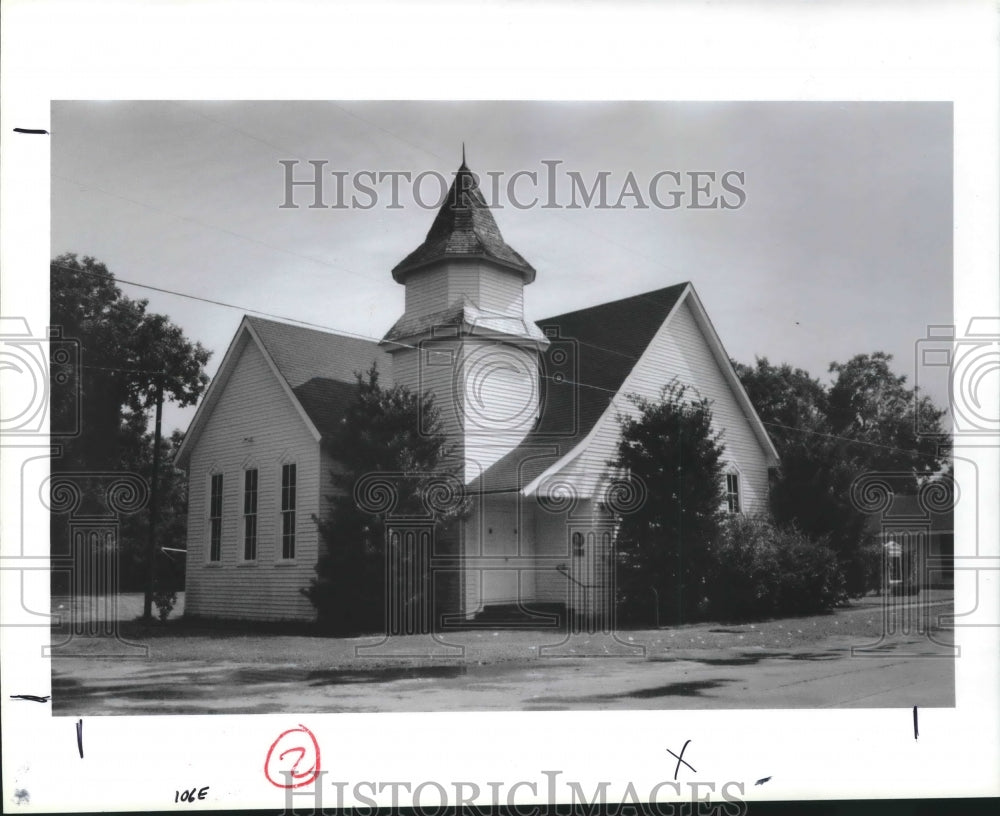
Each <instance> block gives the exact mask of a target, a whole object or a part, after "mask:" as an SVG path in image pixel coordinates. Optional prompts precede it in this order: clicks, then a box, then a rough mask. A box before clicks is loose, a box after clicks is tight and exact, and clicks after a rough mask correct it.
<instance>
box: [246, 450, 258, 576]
mask: <svg viewBox="0 0 1000 816" xmlns="http://www.w3.org/2000/svg"><path fill="white" fill-rule="evenodd" d="M243 560H244V561H256V560H257V469H256V468H253V469H251V470H245V471H243Z"/></svg>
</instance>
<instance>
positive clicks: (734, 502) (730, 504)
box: [726, 473, 742, 513]
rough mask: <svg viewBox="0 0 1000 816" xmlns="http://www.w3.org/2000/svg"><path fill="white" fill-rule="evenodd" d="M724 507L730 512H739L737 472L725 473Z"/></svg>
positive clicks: (738, 477) (738, 480)
mask: <svg viewBox="0 0 1000 816" xmlns="http://www.w3.org/2000/svg"><path fill="white" fill-rule="evenodd" d="M726 509H727V510H728V511H729V512H730V513H740V512H742V508H741V507H740V475H739V474H738V473H727V474H726Z"/></svg>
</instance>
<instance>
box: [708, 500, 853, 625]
mask: <svg viewBox="0 0 1000 816" xmlns="http://www.w3.org/2000/svg"><path fill="white" fill-rule="evenodd" d="M711 554H712V558H711V566H710V567H709V570H710V574H709V575H708V576H707V578H706V587H707V594H708V599H709V613H710V615H711V616H712V617H714V618H721V619H746V618H762V617H772V616H776V615H798V614H810V613H815V612H822V611H825V610H828V609H830V608H831V607H833V606H834V605H835V604H837V603H838V602H839V601H840V600H841V599H842V598H843V594H844V586H843V578H842V576H841V573H840V570H839V567H838V563H837V557H836V554H835V553H834V552H833V550H831V549H830V547H829V546H828V545H827V543H826V541H815V540H813V539H810V538H809V537H808V536H806V535H805V534H804V533H802V532H801V531H799V530H798V529H796V528H795V527H777V526H775V525H774V524H773V523H772V522H771V521H770V520H769V519H767V518H765V517H762V516H743V515H736V516H733V517H731V518H729V519H728V520H727V521H726V523H725V524H724V525H723V527H722V530H721V532H720V535H719V537H718V538H717V540H716V541H715V543H714V544H713V545H712V547H711Z"/></svg>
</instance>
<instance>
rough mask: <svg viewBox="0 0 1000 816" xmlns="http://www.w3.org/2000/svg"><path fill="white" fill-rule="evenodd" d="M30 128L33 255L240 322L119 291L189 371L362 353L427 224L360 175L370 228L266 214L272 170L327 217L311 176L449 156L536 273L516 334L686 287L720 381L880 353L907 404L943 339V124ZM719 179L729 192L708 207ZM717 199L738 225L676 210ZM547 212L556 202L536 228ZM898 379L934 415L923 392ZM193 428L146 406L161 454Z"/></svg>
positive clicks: (517, 119) (842, 120)
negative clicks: (290, 349)
mask: <svg viewBox="0 0 1000 816" xmlns="http://www.w3.org/2000/svg"><path fill="white" fill-rule="evenodd" d="M51 123H52V131H51V132H52V137H51V138H52V143H51V148H52V154H51V156H52V158H51V172H52V187H51V197H52V200H51V254H52V256H53V257H55V256H56V255H59V254H61V253H64V252H75V253H78V254H79V255H81V256H83V255H90V256H93V257H95V258H97V259H98V260H100V261H102V262H104V263H105V264H106V265H107V266H108V268H109V269H110V270H111V271H112V272H113V273H114V274H115V275H116V277H118V278H119V279H124V280H128V281H135V282H138V283H143V284H147V285H149V286H154V287H159V288H165V289H170V290H174V291H176V292H181V293H185V294H189V295H194V296H197V297H199V298H204V299H208V300H214V301H221V302H224V303H227V304H232V305H235V306H239V307H241V308H228V307H226V306H221V305H214V304H208V303H204V302H200V301H196V300H192V299H189V298H184V297H179V296H176V295H171V294H166V293H162V292H157V291H152V290H149V289H144V288H141V287H137V286H133V285H127V284H122V285H121V288H122V290H123V291H124V292H125V293H126V294H127V295H128V296H130V297H142V298H147V299H148V300H149V309H150V310H152V311H155V312H160V313H164V314H168V315H169V316H170V318H171V319H172V320H173V321H174V322H175V323H177V324H178V325H180V326H181V327H182V328H183V329H184V331H185V333H186V334H187V336H188V337H189V338H191V339H192V340H197V341H199V342H201V343H202V344H203V345H204V346H206V347H207V348H209V349H210V350H212V351H213V352H214V353H213V356H212V359H211V361H210V363H209V367H208V371H209V374H214V373H215V371H216V369H217V367H218V365H219V363H220V362H221V360H222V358H223V356H224V354H225V350H226V348H227V346H228V344H229V342H230V340H231V339H232V337H233V335H234V333H235V331H236V328H237V326H238V325H239V322H240V319H241V317H242V315H243V314H244V311H245V310H251V309H252V310H258V311H261V312H266V313H269V314H271V315H277V316H281V317H283V318H287V319H290V320H299V321H306V322H309V323H313V324H317V325H320V326H325V327H328V328H330V329H332V330H337V331H343V332H347V333H352V334H358V335H363V336H368V337H371V338H373V339H376V340H377V339H380V338H381V337H382V336H383V335H384V334H385V332H386V331H387V329H388V328H389V327H390V326H391V325H392V323H393V322H394V321H395V320H396V319H397V318H398V317H399V316H400V315H401V314H402V312H403V292H404V289H403V287H402V286H400V285H399V284H397V283H395V282H394V281H393V279H392V276H391V274H390V272H391V269H392V267H393V266H394V265H395V264H396V263H398V262H399V261H400V260H402V258H403V257H405V256H406V255H407V254H408V253H409V252H410V251H412V250H413V249H415V248H416V247H417V246H418V245H419V244H420V243H421V242H422V241H423V239H424V236H425V235H426V232H427V230H428V229H429V227H430V225H431V222H432V220H433V217H434V209H432V208H430V207H429V206H421V205H420V203H418V201H417V200H416V198H415V197H414V195H413V193H414V190H413V185H412V184H411V183H407V182H406V180H405V179H404V178H402V177H397V178H398V179H399V192H398V195H397V196H396V201H395V202H394V201H393V195H392V191H391V186H390V185H391V177H389V176H383V179H384V180H383V182H382V183H374V184H373V183H371V181H370V179H369V178H366V177H364V176H362V177H361V181H362V184H366V185H369V186H373V187H374V188H375V190H376V193H377V201H375V202H374V206H371V207H370V208H362V207H358V206H347V207H344V208H334V207H331V206H326V207H323V208H312V207H310V206H309V205H310V204H312V203H313V201H314V198H313V194H312V192H311V191H310V190H309V189H306V188H303V187H297V188H295V189H294V190H293V191H292V203H294V204H297V205H298V206H297V207H282V206H281V205H282V204H283V203H286V187H285V181H286V179H285V174H286V172H287V171H286V169H285V166H283V165H281V164H280V162H281V161H286V162H287V161H295V162H297V164H296V165H294V166H293V167H292V172H293V173H294V176H295V178H296V179H307V178H311V177H312V172H313V171H312V168H311V166H310V165H309V164H308V162H310V161H322V162H326V164H324V165H322V168H323V170H324V172H325V173H326V174H327V175H326V176H324V182H323V199H324V200H323V203H324V204H326V205H330V204H334V203H336V202H337V188H336V183H335V178H334V176H333V175H331V173H332V172H334V171H335V172H338V173H342V174H346V175H345V176H343V178H345V183H346V185H347V187H346V192H345V193H344V195H343V196H342V198H343V199H344V200H346V201H348V203H349V202H350V198H351V194H352V190H355V187H354V186H353V185H354V180H355V179H357V178H358V174H359V173H362V172H363V171H372V172H374V173H376V174H377V173H383V174H386V173H409V174H411V178H414V177H416V176H418V175H419V174H420V173H424V172H426V171H432V172H433V173H437V174H440V175H441V176H444V177H446V178H448V179H449V180H450V178H451V174H452V173H453V172H454V171H455V170H456V169H457V167H458V165H459V163H460V162H461V159H462V149H463V144H464V147H465V151H466V156H467V161H468V165H469V167H470V168H471V169H472V170H473V171H475V172H476V173H478V174H479V175H480V177H481V178H482V179H483V187H484V192H486V194H487V198H488V199H489V200H491V201H492V200H493V195H492V190H493V187H492V186H491V183H492V182H491V178H496V179H498V180H499V187H498V195H497V197H496V202H497V203H498V204H500V205H501V206H500V207H498V208H496V209H495V210H494V216H495V218H496V221H497V223H498V225H499V227H500V230H501V231H502V233H503V236H504V238H505V239H506V241H507V243H508V244H510V245H511V246H512V247H513V248H514V249H516V250H517V251H518V252H519V253H520V254H521V255H522V256H523V257H524V258H525V259H527V261H528V262H529V263H531V264H532V265H533V266H534V267H535V269H536V270H537V278H536V280H535V282H534V283H533V284H531V285H530V286H529V287H527V289H526V290H525V313H526V315H527V316H528V317H529V318H531V319H535V320H538V319H541V318H544V317H547V316H551V315H556V314H561V313H563V312H567V311H571V310H574V309H579V308H584V307H587V306H592V305H596V304H599V303H603V302H607V301H610V300H616V299H619V298H623V297H627V296H630V295H635V294H639V293H642V292H647V291H651V290H655V289H658V288H662V287H665V286H669V285H672V284H674V283H677V282H680V281H690V282H691V283H692V284H693V285H694V287H695V289H696V290H697V292H698V294H699V296H700V297H701V299H702V301H703V303H704V304H705V307H706V309H707V310H708V313H709V315H710V317H711V319H712V321H713V323H714V326H715V328H716V330H717V331H718V333H719V336H720V337H721V339H722V342H723V344H724V346H725V347H726V350H727V351H728V352H729V355H730V356H731V357H733V358H734V359H736V360H739V361H741V362H748V363H752V362H753V360H754V359H755V358H756V357H767V358H768V359H769V360H770V361H771V362H773V363H779V362H787V363H790V364H792V365H793V366H796V367H800V368H803V369H805V370H806V371H808V372H809V373H810V374H812V375H813V376H814V377H817V378H819V379H821V380H822V381H824V382H826V381H828V380H829V375H828V373H827V371H828V367H829V364H830V363H831V362H832V361H838V362H843V361H846V360H847V359H849V358H850V357H852V356H854V355H855V354H861V353H870V352H874V351H886V352H889V353H891V354H892V355H893V356H894V358H895V360H894V366H895V370H896V372H897V373H899V374H905V375H906V376H907V378H908V381H909V382H911V383H912V382H913V381H914V376H915V364H914V360H915V349H916V343H917V342H918V341H919V340H920V339H921V338H923V337H925V336H926V334H927V327H928V326H929V325H941V324H950V323H952V164H953V159H952V111H951V106H950V105H949V104H945V103H932V102H914V103H908V102H890V103H882V102H868V103H855V102H850V103H838V102H766V103H765V102H761V103H757V102H738V103H736V102H733V103H730V102H706V103H692V102H677V103H667V102H614V103H592V102H531V103H522V102H481V103H477V102H243V101H241V102H213V101H197V102H183V101H178V102H166V101H164V102H125V101H114V102H111V101H101V102H77V101H73V102H53V104H52V120H51ZM543 162H547V163H548V164H543ZM554 162H559V164H554ZM549 167H552V168H554V173H555V178H556V184H555V187H554V189H553V190H552V191H550V190H549V187H548V185H547V182H546V179H547V175H546V174H547V172H548V168H549ZM518 171H528V172H535V173H537V174H538V183H537V184H533V183H532V182H531V180H530V178H528V177H526V176H521V177H517V178H514V174H516V173H517V172H518ZM664 171H670V172H673V173H678V174H680V175H679V178H680V181H681V184H680V186H678V185H677V184H676V182H675V179H676V177H674V176H665V175H660V176H657V174H660V173H663V172H664ZM490 173H492V174H493V176H492V177H491V176H489V175H487V174H490ZM569 173H577V174H578V175H579V178H580V179H581V180H582V182H583V183H584V184H585V185H586V187H587V188H588V189H589V188H590V187H591V186H592V185H593V184H594V182H595V180H597V179H598V178H599V177H600V176H599V174H601V173H606V174H607V175H606V177H605V178H606V184H607V190H608V196H607V204H608V205H611V204H614V203H616V201H617V199H618V198H619V194H620V192H621V191H622V189H623V188H624V187H628V179H629V178H634V179H635V182H636V187H635V189H636V190H637V191H638V194H639V197H638V198H637V197H636V196H626V197H624V198H622V202H621V203H622V204H623V205H624V206H623V207H622V208H619V209H616V208H613V207H611V206H606V207H598V206H594V205H595V204H596V203H597V201H596V199H595V200H594V201H592V202H591V205H590V206H580V207H578V208H575V209H573V208H568V207H567V206H565V205H567V204H569V203H570V200H571V195H570V194H571V189H570V188H571V182H570V176H569V175H568V174H569ZM630 173H631V174H632V175H631V177H630V176H629V174H630ZM692 173H714V174H715V175H714V181H713V180H712V177H710V176H707V175H701V176H695V177H693V178H694V184H695V185H700V186H703V187H704V186H706V185H707V191H706V192H705V193H701V194H696V193H694V192H693V191H692V189H691V188H692V175H691V174H692ZM727 173H729V174H730V175H728V176H727V177H726V178H727V179H728V182H729V184H730V186H731V187H732V188H735V189H738V190H739V191H740V193H741V194H737V193H736V192H733V191H732V190H730V191H727V190H726V189H725V188H723V187H722V186H721V181H722V177H723V176H724V175H725V174H727ZM735 174H741V175H735ZM512 178H513V179H514V181H513V184H514V186H513V188H512V190H510V191H509V190H508V183H510V182H511V180H512ZM656 178H658V179H659V181H658V182H657V186H656V191H657V192H658V194H659V195H658V198H659V201H660V202H661V203H662V204H669V203H670V201H671V200H672V198H671V196H670V194H669V191H670V190H671V189H677V190H682V191H683V197H682V198H681V199H680V206H678V207H676V208H673V209H665V208H663V207H661V206H657V205H656V203H655V202H654V201H653V200H652V198H651V197H650V194H649V187H650V183H651V182H652V181H653V180H654V179H656ZM417 192H418V193H419V194H420V196H421V197H422V200H423V203H424V204H425V205H430V204H433V203H435V199H436V198H437V197H438V196H439V195H440V191H439V189H438V185H437V182H436V181H435V179H434V177H433V176H428V177H425V178H424V180H423V183H422V184H421V185H420V187H419V188H418V190H417ZM508 192H512V195H513V201H512V200H511V198H510V197H509V196H508ZM536 195H537V196H538V197H539V199H540V200H539V202H538V204H537V205H535V206H525V205H528V204H530V202H531V199H532V198H533V197H534V196H536ZM719 196H721V198H719V201H720V202H723V201H724V202H726V203H727V204H730V205H736V204H739V205H740V206H732V207H731V208H724V207H721V206H719V207H716V208H694V207H693V206H691V205H692V204H695V203H702V204H704V203H708V202H710V201H712V200H713V199H716V198H717V197H719ZM356 197H357V199H358V201H357V203H359V204H361V205H362V206H365V205H368V204H369V203H370V202H371V197H370V196H368V195H367V194H364V193H361V192H357V193H356ZM549 198H552V199H553V200H554V202H555V203H556V204H558V205H560V206H556V207H548V208H546V207H543V206H541V205H542V204H545V203H547V201H548V200H549ZM394 203H395V205H396V206H391V205H393V204H394ZM577 203H582V200H581V199H580V198H578V200H577ZM515 204H519V205H521V206H515ZM638 204H645V205H646V207H645V208H641V207H639V206H637V205H638ZM918 380H919V382H920V384H921V386H922V387H926V389H927V390H926V393H927V394H928V395H929V396H930V397H931V398H932V399H933V400H934V401H935V403H937V404H938V405H939V406H941V407H944V406H945V405H946V401H947V392H946V386H945V384H944V383H942V382H940V381H939V380H928V379H927V378H926V377H923V378H920V377H918ZM193 412H194V409H193V408H188V409H183V410H181V409H178V408H176V407H175V406H172V405H169V404H168V405H167V406H166V408H165V411H164V430H165V432H167V433H169V431H170V430H172V429H173V428H175V427H179V428H181V429H184V428H186V427H187V424H188V423H189V422H190V419H191V417H192V416H193Z"/></svg>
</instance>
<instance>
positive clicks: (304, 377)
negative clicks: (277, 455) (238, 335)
mask: <svg viewBox="0 0 1000 816" xmlns="http://www.w3.org/2000/svg"><path fill="white" fill-rule="evenodd" d="M246 320H247V322H248V323H249V324H250V326H251V327H252V328H253V330H254V331H255V332H256V333H257V336H258V337H259V338H260V340H261V342H262V343H263V344H264V348H265V349H266V350H267V353H268V354H269V355H270V357H271V359H272V360H273V361H274V364H275V365H276V366H277V368H278V371H279V373H280V374H281V376H282V377H284V379H285V382H287V383H288V386H289V387H290V388H291V389H292V392H293V393H294V394H295V397H296V399H298V401H299V403H300V404H301V405H302V408H303V409H304V410H305V412H306V414H307V415H308V416H309V419H310V420H312V423H313V424H314V425H315V426H316V429H317V430H318V431H319V432H320V433H321V434H322V435H323V437H324V438H326V437H328V436H330V435H331V434H332V433H333V431H334V430H335V429H336V427H337V425H338V424H339V423H340V420H341V419H342V418H343V416H344V414H345V412H346V411H347V406H348V405H349V403H350V401H351V399H352V398H353V397H354V395H355V394H356V393H357V378H356V377H355V372H357V371H360V372H362V373H364V372H365V371H367V370H368V369H369V367H370V366H371V364H372V363H373V362H374V363H376V364H377V366H378V371H379V382H381V383H382V384H383V385H391V384H392V358H391V357H390V356H389V354H388V353H387V352H386V351H384V350H383V349H382V348H381V347H379V345H378V343H376V342H374V341H371V340H361V339H358V338H355V337H346V336H345V335H342V334H333V333H331V332H325V331H319V330H317V329H307V328H304V327H302V326H293V325H291V324H288V323H276V322H275V321H273V320H264V319H263V318H260V317H247V318H246Z"/></svg>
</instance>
